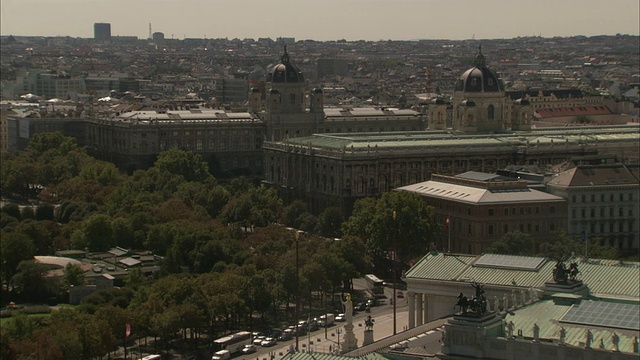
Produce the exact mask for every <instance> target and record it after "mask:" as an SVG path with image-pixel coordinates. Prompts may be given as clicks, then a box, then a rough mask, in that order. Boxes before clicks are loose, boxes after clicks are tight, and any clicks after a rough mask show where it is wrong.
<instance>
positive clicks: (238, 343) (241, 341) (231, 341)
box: [214, 331, 251, 354]
mask: <svg viewBox="0 0 640 360" xmlns="http://www.w3.org/2000/svg"><path fill="white" fill-rule="evenodd" d="M214 343H215V345H216V350H228V351H229V353H230V354H235V353H237V352H240V350H242V348H243V347H244V346H245V345H248V344H251V333H250V332H248V331H240V332H237V333H235V334H231V335H227V336H225V337H221V338H220V339H217V340H215V341H214Z"/></svg>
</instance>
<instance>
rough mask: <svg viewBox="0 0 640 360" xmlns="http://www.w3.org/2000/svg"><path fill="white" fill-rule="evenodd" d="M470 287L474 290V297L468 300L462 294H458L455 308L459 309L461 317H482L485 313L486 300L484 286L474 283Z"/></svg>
mask: <svg viewBox="0 0 640 360" xmlns="http://www.w3.org/2000/svg"><path fill="white" fill-rule="evenodd" d="M471 286H473V288H474V289H475V290H476V291H475V296H474V297H473V298H472V299H468V298H467V297H466V296H464V294H463V293H460V295H458V302H457V303H456V305H455V306H457V307H458V308H459V309H460V311H461V312H462V315H466V316H482V315H484V314H486V313H487V299H486V298H485V297H484V289H483V286H484V285H483V284H479V283H477V282H475V281H474V282H473V283H472V284H471ZM455 306H454V307H455Z"/></svg>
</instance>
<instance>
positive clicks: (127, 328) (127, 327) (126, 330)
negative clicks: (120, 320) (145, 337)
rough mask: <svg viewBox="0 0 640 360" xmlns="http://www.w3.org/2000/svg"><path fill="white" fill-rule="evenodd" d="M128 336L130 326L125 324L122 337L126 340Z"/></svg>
mask: <svg viewBox="0 0 640 360" xmlns="http://www.w3.org/2000/svg"><path fill="white" fill-rule="evenodd" d="M129 335H131V325H130V324H129V323H127V325H125V328H124V337H125V338H128V337H129Z"/></svg>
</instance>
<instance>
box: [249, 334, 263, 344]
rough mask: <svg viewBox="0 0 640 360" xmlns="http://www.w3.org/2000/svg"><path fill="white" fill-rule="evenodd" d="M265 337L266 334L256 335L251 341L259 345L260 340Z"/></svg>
mask: <svg viewBox="0 0 640 360" xmlns="http://www.w3.org/2000/svg"><path fill="white" fill-rule="evenodd" d="M265 338H266V336H262V335H260V336H257V337H256V338H255V339H253V341H252V343H253V345H260V344H262V341H263V340H264V339H265Z"/></svg>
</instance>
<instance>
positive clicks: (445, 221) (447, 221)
mask: <svg viewBox="0 0 640 360" xmlns="http://www.w3.org/2000/svg"><path fill="white" fill-rule="evenodd" d="M450 222H451V218H450V216H449V215H447V218H446V219H445V220H444V228H445V229H448V228H449V223H450Z"/></svg>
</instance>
